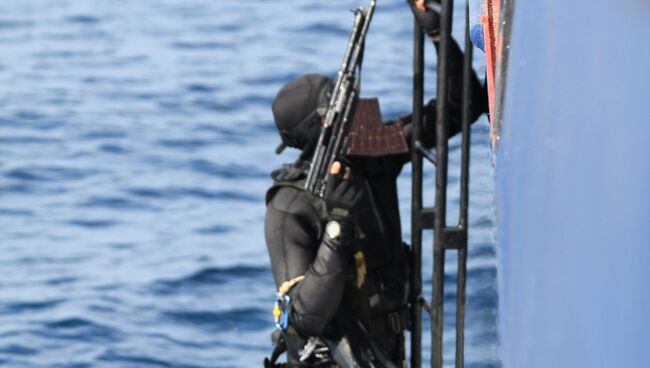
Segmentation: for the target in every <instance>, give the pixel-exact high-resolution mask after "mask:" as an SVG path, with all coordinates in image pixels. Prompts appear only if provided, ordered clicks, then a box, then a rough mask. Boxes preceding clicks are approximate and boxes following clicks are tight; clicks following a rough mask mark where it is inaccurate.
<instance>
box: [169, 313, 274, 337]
mask: <svg viewBox="0 0 650 368" xmlns="http://www.w3.org/2000/svg"><path fill="white" fill-rule="evenodd" d="M163 318H165V319H171V320H172V321H174V322H176V323H180V324H187V325H190V326H192V327H197V328H200V329H204V330H208V331H213V332H224V331H228V330H243V331H255V330H259V329H261V328H264V325H265V324H268V325H270V324H271V317H270V314H269V311H268V310H262V309H260V308H237V309H229V310H226V311H223V312H213V311H198V312H196V311H186V310H181V311H169V312H164V313H163Z"/></svg>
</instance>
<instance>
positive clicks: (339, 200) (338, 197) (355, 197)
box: [325, 161, 366, 224]
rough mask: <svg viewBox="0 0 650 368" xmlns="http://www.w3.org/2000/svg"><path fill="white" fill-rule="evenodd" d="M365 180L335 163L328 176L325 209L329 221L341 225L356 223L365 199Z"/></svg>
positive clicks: (337, 162)
mask: <svg viewBox="0 0 650 368" xmlns="http://www.w3.org/2000/svg"><path fill="white" fill-rule="evenodd" d="M365 193H366V191H365V188H364V185H363V180H362V179H360V178H358V177H355V176H354V175H352V172H351V169H350V168H349V167H343V165H341V163H340V162H339V161H335V162H334V163H333V164H332V167H331V168H330V172H329V175H328V176H327V193H326V195H325V207H326V209H327V213H328V219H329V220H334V221H338V222H341V223H346V224H347V223H354V222H355V221H356V219H357V218H358V215H359V207H360V206H361V202H362V201H363V198H364V197H365Z"/></svg>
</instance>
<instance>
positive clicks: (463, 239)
mask: <svg viewBox="0 0 650 368" xmlns="http://www.w3.org/2000/svg"><path fill="white" fill-rule="evenodd" d="M442 236H443V240H442V244H443V247H444V248H445V249H463V248H466V247H467V229H464V228H462V227H448V228H445V229H443V231H442Z"/></svg>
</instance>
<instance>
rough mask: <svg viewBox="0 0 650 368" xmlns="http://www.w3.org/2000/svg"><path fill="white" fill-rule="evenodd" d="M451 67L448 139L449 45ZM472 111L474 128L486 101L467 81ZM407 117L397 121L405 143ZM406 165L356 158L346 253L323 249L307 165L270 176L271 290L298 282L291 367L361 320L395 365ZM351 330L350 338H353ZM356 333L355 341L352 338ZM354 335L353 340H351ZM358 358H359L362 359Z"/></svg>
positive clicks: (401, 160)
mask: <svg viewBox="0 0 650 368" xmlns="http://www.w3.org/2000/svg"><path fill="white" fill-rule="evenodd" d="M452 56H453V57H452V63H451V68H450V69H451V73H450V77H451V83H450V85H451V90H450V92H451V93H450V102H451V110H450V112H451V124H450V134H452V135H453V134H456V133H457V132H459V131H460V127H461V108H460V101H461V81H462V61H463V57H462V53H461V51H460V50H459V48H458V46H457V45H456V44H455V43H454V44H453V47H452ZM472 78H473V81H472V86H473V94H474V101H475V103H474V106H475V109H474V111H473V114H472V121H474V120H475V119H476V118H477V117H478V115H479V114H480V113H481V112H483V111H485V108H486V105H487V103H486V102H483V101H486V100H487V98H486V95H485V90H484V89H483V88H481V86H480V83H479V82H478V80H477V78H476V76H475V75H472ZM435 117H436V110H435V101H434V100H432V101H430V102H429V103H428V104H427V105H426V106H425V108H424V129H423V137H422V138H423V139H422V141H423V144H424V145H425V146H428V147H432V146H433V145H434V142H435V130H434V129H433V127H434V123H435ZM410 119H411V118H410V116H407V117H405V118H403V119H401V120H398V122H393V123H399V124H402V125H403V129H404V132H405V134H406V137H407V139H408V141H409V142H410V130H411V126H410ZM407 162H410V153H407V154H402V155H391V156H383V157H375V158H373V157H356V158H354V166H355V170H356V173H357V175H362V176H363V178H364V182H365V183H364V184H365V187H366V190H367V194H368V195H366V196H365V200H364V202H363V203H362V208H361V209H360V211H359V213H361V214H362V215H361V216H359V219H358V223H357V231H356V233H357V235H356V238H355V239H354V241H353V244H352V247H351V248H352V250H351V251H350V252H349V254H339V253H335V252H332V250H331V248H330V247H326V246H322V245H321V244H322V242H323V241H324V240H323V236H324V229H325V224H326V221H327V220H326V212H325V210H324V204H323V201H322V199H320V198H316V197H314V196H312V195H311V194H309V193H307V192H305V191H303V190H302V189H301V186H302V182H303V180H304V177H305V168H306V166H307V165H306V163H305V162H298V163H296V164H294V165H292V166H285V168H284V169H282V170H278V171H276V172H274V180H275V181H276V183H275V185H274V186H273V187H272V188H271V189H270V190H269V192H268V193H267V213H266V221H265V236H266V242H267V247H268V251H269V255H270V258H271V265H272V269H273V275H274V278H275V283H276V285H277V286H280V285H281V284H282V283H283V282H285V281H288V280H291V279H293V278H295V277H298V276H301V275H304V276H305V278H304V280H302V281H301V282H299V283H297V284H296V285H295V287H293V288H292V289H291V291H290V293H289V295H290V296H291V298H292V305H291V313H290V318H289V321H290V323H289V328H288V330H287V331H286V333H285V338H286V342H287V347H288V363H289V366H299V362H298V358H299V357H298V354H299V351H300V349H302V346H303V345H304V344H305V342H306V339H307V337H309V336H324V337H325V338H328V339H332V340H336V339H337V338H340V337H341V335H342V334H345V335H348V336H351V337H350V340H351V344H352V345H356V344H357V342H356V341H354V340H355V338H359V335H358V331H357V329H356V328H355V323H357V322H356V321H360V322H361V323H362V324H363V326H365V328H366V329H367V330H368V333H369V335H370V337H371V340H372V341H373V343H374V344H375V345H376V347H378V348H379V349H380V350H381V351H382V352H383V354H384V355H385V356H386V358H387V359H389V360H390V361H392V362H394V363H396V364H397V365H401V362H402V361H403V360H404V341H403V340H404V338H403V333H402V331H403V330H404V329H405V328H407V321H406V318H405V317H406V316H407V309H406V303H407V298H408V292H409V290H408V276H409V275H408V256H407V252H408V248H407V247H406V246H405V245H404V244H403V242H402V233H401V225H400V214H399V208H398V196H397V177H398V175H399V174H400V172H401V170H402V167H403V166H404V164H406V163H407ZM359 250H360V251H362V252H363V254H364V257H365V264H366V269H367V272H366V275H365V283H364V284H363V287H361V288H358V287H357V285H355V282H356V281H357V267H356V264H355V259H354V256H353V253H354V252H356V251H359ZM355 331H356V332H355ZM355 334H356V335H355ZM355 336H356V337H355ZM360 354H363V352H361V353H360Z"/></svg>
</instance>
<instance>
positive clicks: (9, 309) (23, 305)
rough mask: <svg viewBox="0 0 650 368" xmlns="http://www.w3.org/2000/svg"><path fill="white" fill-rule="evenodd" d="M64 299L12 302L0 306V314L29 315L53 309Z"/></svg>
mask: <svg viewBox="0 0 650 368" xmlns="http://www.w3.org/2000/svg"><path fill="white" fill-rule="evenodd" d="M64 301H65V300H64V299H50V300H37V301H25V302H13V303H6V304H4V305H0V314H20V313H29V312H33V311H37V310H38V311H40V310H45V309H51V308H54V307H56V306H58V305H60V304H61V303H63V302H64Z"/></svg>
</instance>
